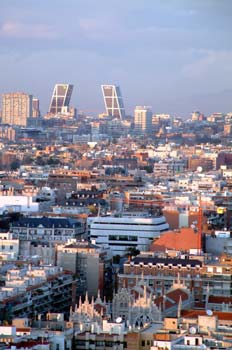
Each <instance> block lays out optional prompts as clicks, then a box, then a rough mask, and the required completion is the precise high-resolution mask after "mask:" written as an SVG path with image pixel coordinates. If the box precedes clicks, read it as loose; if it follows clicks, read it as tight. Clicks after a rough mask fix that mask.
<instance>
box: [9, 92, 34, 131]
mask: <svg viewBox="0 0 232 350" xmlns="http://www.w3.org/2000/svg"><path fill="white" fill-rule="evenodd" d="M31 116H32V95H28V94H25V93H23V92H14V93H8V94H3V95H2V123H3V124H9V125H21V126H26V125H27V118H29V117H31Z"/></svg>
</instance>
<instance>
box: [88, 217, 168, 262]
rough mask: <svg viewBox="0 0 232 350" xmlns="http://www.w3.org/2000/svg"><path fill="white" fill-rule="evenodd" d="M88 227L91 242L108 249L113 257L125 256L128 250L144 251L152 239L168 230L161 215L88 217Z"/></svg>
mask: <svg viewBox="0 0 232 350" xmlns="http://www.w3.org/2000/svg"><path fill="white" fill-rule="evenodd" d="M88 225H89V229H90V240H91V242H92V243H95V244H97V245H100V246H102V245H105V246H108V247H110V248H111V251H112V254H113V255H125V254H126V253H127V250H128V248H136V249H139V250H143V251H146V250H147V249H148V246H149V245H150V243H151V242H152V241H153V239H154V238H155V237H159V236H160V234H162V232H165V231H167V230H168V228H169V226H168V224H167V222H166V219H165V217H164V216H163V215H160V216H157V217H144V216H143V217H141V216H140V217H139V216H137V217H129V216H126V215H122V216H121V217H118V216H105V217H94V218H92V217H90V218H89V219H88Z"/></svg>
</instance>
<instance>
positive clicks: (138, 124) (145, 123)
mask: <svg viewBox="0 0 232 350" xmlns="http://www.w3.org/2000/svg"><path fill="white" fill-rule="evenodd" d="M134 124H135V131H136V133H139V134H143V133H147V132H151V131H152V111H151V108H150V107H147V106H136V107H135V112H134Z"/></svg>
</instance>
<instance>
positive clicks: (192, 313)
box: [181, 310, 232, 321]
mask: <svg viewBox="0 0 232 350" xmlns="http://www.w3.org/2000/svg"><path fill="white" fill-rule="evenodd" d="M213 315H214V316H217V317H218V319H219V320H223V321H232V312H220V311H213ZM181 316H182V317H184V318H198V316H207V314H206V310H182V311H181Z"/></svg>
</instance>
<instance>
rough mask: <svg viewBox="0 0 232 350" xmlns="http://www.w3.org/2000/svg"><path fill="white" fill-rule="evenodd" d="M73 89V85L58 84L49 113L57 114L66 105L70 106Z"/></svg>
mask: <svg viewBox="0 0 232 350" xmlns="http://www.w3.org/2000/svg"><path fill="white" fill-rule="evenodd" d="M72 91H73V85H70V84H56V85H55V87H54V91H53V95H52V99H51V104H50V108H49V113H53V114H57V113H61V112H62V111H63V110H64V107H66V108H68V107H69V102H70V100H71V96H72Z"/></svg>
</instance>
